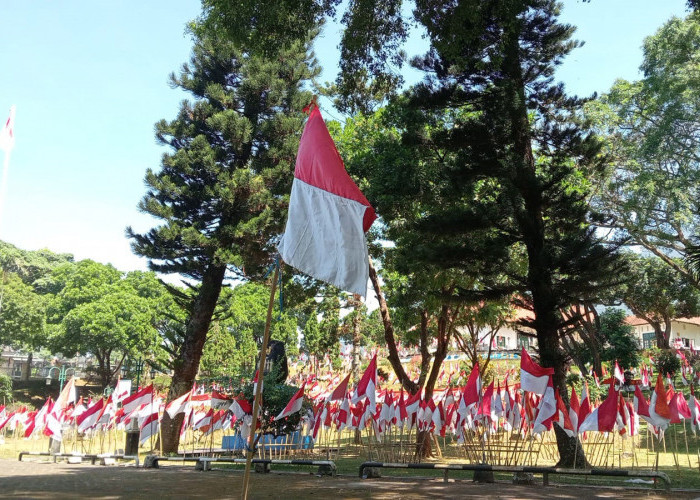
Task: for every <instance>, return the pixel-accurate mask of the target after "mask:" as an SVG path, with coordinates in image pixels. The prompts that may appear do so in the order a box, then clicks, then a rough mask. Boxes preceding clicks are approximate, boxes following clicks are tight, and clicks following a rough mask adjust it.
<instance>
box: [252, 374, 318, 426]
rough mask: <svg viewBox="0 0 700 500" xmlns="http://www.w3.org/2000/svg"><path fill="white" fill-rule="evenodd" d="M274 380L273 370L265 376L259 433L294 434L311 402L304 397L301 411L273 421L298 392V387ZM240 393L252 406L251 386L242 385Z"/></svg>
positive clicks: (275, 375) (275, 378) (275, 376)
mask: <svg viewBox="0 0 700 500" xmlns="http://www.w3.org/2000/svg"><path fill="white" fill-rule="evenodd" d="M276 380H277V373H276V370H275V369H273V370H270V371H269V372H268V373H266V374H265V378H264V386H263V394H262V405H261V408H260V417H259V419H260V425H261V429H260V431H259V432H261V433H263V434H274V435H280V434H289V433H291V432H294V431H295V430H297V429H298V428H299V423H300V421H301V417H302V416H303V415H305V414H306V413H307V412H308V411H310V410H311V407H312V405H311V401H310V400H309V399H308V398H306V397H304V403H303V404H302V407H301V411H299V412H297V413H294V414H292V415H289V416H288V417H285V418H282V419H280V420H277V421H275V420H274V418H275V417H276V416H277V415H279V414H280V413H281V412H282V410H284V408H285V406H287V403H289V400H290V399H292V396H294V394H296V392H297V391H298V390H299V387H294V386H291V385H287V384H279V383H276ZM240 391H241V392H242V394H243V396H244V397H245V399H247V400H248V401H249V402H250V403H251V405H252V403H253V398H254V396H255V394H254V393H253V384H252V383H248V384H246V385H244V386H243V387H241V388H240Z"/></svg>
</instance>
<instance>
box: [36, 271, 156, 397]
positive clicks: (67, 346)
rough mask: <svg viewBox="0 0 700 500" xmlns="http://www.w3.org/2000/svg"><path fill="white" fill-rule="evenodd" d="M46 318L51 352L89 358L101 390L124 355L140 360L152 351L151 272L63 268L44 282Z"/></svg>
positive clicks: (153, 287)
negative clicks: (46, 290) (46, 298)
mask: <svg viewBox="0 0 700 500" xmlns="http://www.w3.org/2000/svg"><path fill="white" fill-rule="evenodd" d="M45 286H46V288H47V289H50V290H53V291H54V292H55V293H54V294H51V295H48V301H47V312H48V314H47V317H48V323H49V325H48V328H49V331H50V334H51V339H50V344H51V348H52V350H53V352H60V353H62V354H64V355H68V356H71V355H74V354H77V353H80V354H92V355H94V356H95V358H96V360H97V369H96V371H97V374H98V376H99V379H100V383H101V384H102V385H103V386H107V385H108V384H109V383H110V382H111V381H112V379H113V378H114V376H115V375H116V374H117V372H118V370H119V368H120V367H121V364H122V362H123V360H124V358H125V357H126V356H128V355H131V356H134V357H136V356H138V357H143V356H145V355H148V354H150V353H152V352H153V351H154V350H155V349H156V346H157V343H158V338H157V326H158V322H159V320H158V317H159V315H160V314H161V313H162V308H161V307H160V305H161V303H160V300H159V299H160V297H161V296H162V295H163V294H164V293H166V292H165V289H164V287H163V286H162V285H161V283H160V282H159V281H158V279H157V278H156V277H155V274H154V273H143V272H140V271H135V272H132V273H127V274H126V275H124V276H122V273H120V272H119V271H117V270H116V269H115V268H114V267H112V266H110V265H104V264H100V263H97V262H93V261H90V260H84V261H80V262H78V263H77V264H65V265H62V266H59V267H58V268H56V269H55V270H54V272H53V273H52V274H51V276H50V277H49V278H48V279H47V280H46V285H45Z"/></svg>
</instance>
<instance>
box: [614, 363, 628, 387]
mask: <svg viewBox="0 0 700 500" xmlns="http://www.w3.org/2000/svg"><path fill="white" fill-rule="evenodd" d="M613 376H614V377H615V378H616V379H617V381H618V382H619V383H620V385H625V374H624V373H622V369H621V368H620V365H618V364H617V360H615V369H614V371H613Z"/></svg>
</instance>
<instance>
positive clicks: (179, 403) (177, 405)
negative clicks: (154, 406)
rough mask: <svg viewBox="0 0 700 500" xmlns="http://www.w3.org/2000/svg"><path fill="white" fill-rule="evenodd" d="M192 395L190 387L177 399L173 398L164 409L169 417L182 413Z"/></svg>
mask: <svg viewBox="0 0 700 500" xmlns="http://www.w3.org/2000/svg"><path fill="white" fill-rule="evenodd" d="M191 397H192V390H191V389H190V390H189V391H187V392H186V393H184V394H183V395H182V396H180V397H178V398H177V399H173V400H172V401H171V402H170V403H168V404H167V405H166V406H165V411H166V412H167V413H168V416H170V418H175V415H177V414H179V413H184V412H185V410H186V409H187V406H188V404H189V402H190V398H191Z"/></svg>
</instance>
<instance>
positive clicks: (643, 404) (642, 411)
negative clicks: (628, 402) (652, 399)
mask: <svg viewBox="0 0 700 500" xmlns="http://www.w3.org/2000/svg"><path fill="white" fill-rule="evenodd" d="M634 397H635V398H636V399H637V415H639V416H640V417H648V418H651V415H650V414H649V403H647V400H646V398H645V397H644V394H642V390H641V389H640V388H639V386H638V385H635V386H634Z"/></svg>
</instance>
